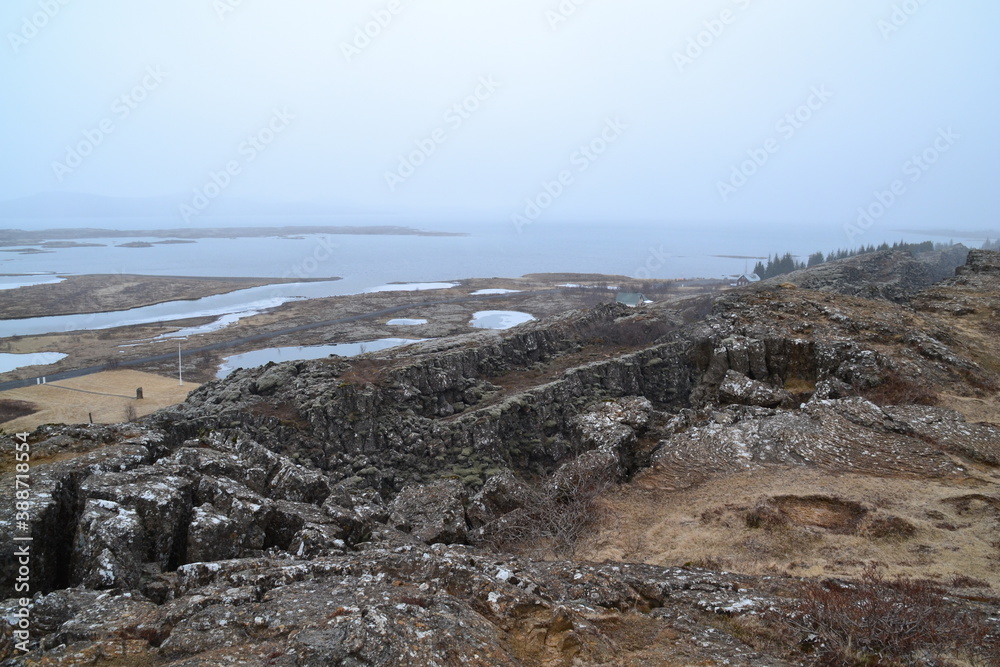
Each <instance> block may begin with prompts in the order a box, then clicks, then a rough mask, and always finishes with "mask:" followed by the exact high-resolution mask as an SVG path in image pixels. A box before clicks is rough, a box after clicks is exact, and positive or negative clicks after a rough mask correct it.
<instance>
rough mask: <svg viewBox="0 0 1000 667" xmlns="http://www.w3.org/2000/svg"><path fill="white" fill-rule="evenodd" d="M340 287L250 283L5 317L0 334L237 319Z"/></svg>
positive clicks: (334, 284)
mask: <svg viewBox="0 0 1000 667" xmlns="http://www.w3.org/2000/svg"><path fill="white" fill-rule="evenodd" d="M338 287H339V286H338V284H337V282H336V281H321V282H313V283H284V284H278V285H264V286H263V287H250V288H248V289H242V290H236V291H235V292H228V293H226V294H216V295H214V296H206V297H203V298H201V299H194V300H190V301H167V302H164V303H158V304H155V305H152V306H142V307H139V308H132V309H130V310H117V311H109V312H103V313H85V314H81V315H54V316H51V317H31V318H28V319H21V320H4V321H3V323H2V325H0V326H2V334H0V335H2V336H14V335H19V336H33V335H37V334H46V333H54V332H63V331H78V330H81V329H90V330H93V329H110V328H112V327H121V326H127V325H131V324H149V323H151V322H169V321H170V320H182V319H188V318H192V317H212V316H216V317H222V316H225V315H237V316H238V317H237V318H236V319H239V317H249V316H250V315H254V314H256V313H260V312H262V311H265V310H267V309H269V308H277V307H278V306H280V305H281V304H283V303H287V302H288V301H297V300H300V299H313V298H321V297H325V296H331V295H333V294H336V293H337V288H338ZM213 324H216V323H213ZM225 325H226V322H223V323H222V324H221V325H220V326H218V327H216V328H221V326H225ZM209 326H211V325H209ZM205 330H210V329H205ZM174 335H180V334H174Z"/></svg>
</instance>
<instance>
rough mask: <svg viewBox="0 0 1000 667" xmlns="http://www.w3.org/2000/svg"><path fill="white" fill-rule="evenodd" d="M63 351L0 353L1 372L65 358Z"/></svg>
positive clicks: (45, 363)
mask: <svg viewBox="0 0 1000 667" xmlns="http://www.w3.org/2000/svg"><path fill="white" fill-rule="evenodd" d="M65 358H66V355H65V354H63V353H62V352H32V353H31V354H9V353H3V354H0V373H6V372H7V371H12V370H14V369H15V368H24V367H25V366H45V365H47V364H54V363H56V362H57V361H59V360H60V359H65Z"/></svg>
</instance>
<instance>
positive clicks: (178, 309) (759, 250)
mask: <svg viewBox="0 0 1000 667" xmlns="http://www.w3.org/2000/svg"><path fill="white" fill-rule="evenodd" d="M46 222H47V223H48V225H47V226H50V227H58V226H59V222H60V221H46ZM88 222H89V223H90V224H91V225H92V226H105V227H108V226H119V227H129V226H130V225H129V224H127V221H126V222H124V223H123V221H120V220H115V221H104V220H101V221H96V220H95V221H88ZM158 222H164V223H165V224H163V225H157V223H158ZM230 222H231V223H233V224H235V223H244V224H248V225H249V224H251V221H230ZM290 222H298V221H295V220H292V221H290ZM329 222H330V221H327V220H319V221H314V224H328V223H329ZM393 223H394V224H401V223H400V222H399V221H393ZM5 224H7V225H8V226H9V227H15V228H16V227H19V226H20V227H24V228H28V227H30V224H18V221H16V220H13V221H5ZM77 224H79V222H77ZM147 224H149V225H151V226H162V227H167V226H170V222H169V221H157V220H150V221H147ZM213 224H216V223H215V222H213ZM269 224H273V221H269ZM64 226H70V224H69V221H66V222H65V223H64ZM131 226H133V227H134V226H135V223H134V222H133V224H132V225H131ZM415 226H420V227H423V228H426V229H433V230H437V231H467V232H468V234H467V235H466V236H388V235H365V234H357V235H306V236H303V237H296V238H284V237H277V238H275V237H272V238H240V239H200V240H198V241H197V242H196V243H185V244H154V245H152V246H151V247H146V248H136V247H131V248H126V247H119V246H120V244H122V243H124V242H131V241H136V240H143V239H134V238H128V239H123V238H104V239H87V240H86V241H87V242H88V243H94V244H103V245H102V246H100V247H82V248H46V252H43V253H32V254H18V253H10V252H4V253H0V274H33V275H30V276H27V277H23V278H14V277H6V278H3V279H0V287H3V286H5V285H8V286H13V285H15V284H18V281H20V282H22V283H24V282H28V283H40V282H50V281H53V280H57V279H58V278H57V277H55V276H54V274H59V275H67V274H88V273H123V274H144V275H163V276H169V275H188V276H211V277H225V276H249V277H279V278H281V277H299V278H310V279H315V278H333V277H342V278H343V279H342V280H338V281H335V282H319V283H297V284H292V285H278V286H268V287H261V288H253V289H247V290H240V291H238V292H233V293H230V294H225V295H219V296H216V297H209V298H207V299H199V300H197V301H177V302H171V303H167V304H158V305H156V306H150V307H148V308H138V309H134V310H129V311H120V312H114V313H99V314H91V315H74V316H66V317H38V318H31V319H29V320H8V321H0V337H3V336H10V335H15V334H20V335H29V334H39V333H49V332H62V331H71V330H78V329H100V328H109V327H114V326H122V325H126V324H139V323H145V322H155V321H167V320H172V319H181V318H188V317H198V316H213V317H217V318H219V319H218V320H217V321H216V322H214V323H212V324H209V325H206V327H208V328H221V327H223V326H227V325H228V324H231V323H232V322H233V321H235V320H236V319H238V318H239V317H241V316H247V315H249V314H253V313H256V312H260V311H261V310H265V309H268V308H273V307H275V306H277V305H280V304H281V303H284V302H286V301H288V300H292V299H300V298H316V297H324V296H335V295H342V294H357V293H362V292H372V291H384V290H397V289H415V288H422V289H435V288H443V287H448V286H451V285H453V284H454V283H453V282H450V281H454V280H457V279H463V278H472V277H482V278H488V277H517V276H521V275H524V274H528V273H547V272H577V273H605V274H617V275H625V276H631V277H638V278H663V279H670V278H681V277H687V278H694V277H709V278H720V277H723V276H726V275H732V274H737V273H741V272H743V271H744V270H745V269H748V268H749V269H752V268H753V265H754V263H755V262H756V259H757V258H758V257H762V258H764V257H767V256H768V255H769V254H773V253H775V252H785V251H791V252H793V253H797V254H799V255H800V256H802V257H804V256H806V255H807V254H808V253H811V252H815V251H817V250H822V251H830V250H834V249H836V248H838V247H845V246H846V245H847V242H846V239H845V238H844V236H843V232H842V230H841V229H840V228H838V227H835V226H829V227H823V228H809V227H806V226H803V227H799V228H794V229H792V228H789V229H785V230H784V231H780V230H779V231H776V230H775V229H763V228H760V227H752V226H749V225H744V226H739V227H732V228H730V229H727V230H725V232H720V231H719V230H718V229H714V230H713V231H712V232H711V233H705V229H704V228H701V227H698V226H694V225H692V226H688V227H684V226H676V225H673V226H656V225H636V224H628V223H620V224H615V225H613V226H612V225H606V224H602V225H598V224H579V225H569V224H555V223H552V224H546V223H541V222H540V223H538V224H535V225H532V226H529V227H526V228H524V229H523V230H522V233H517V230H515V229H514V227H513V226H512V225H510V224H498V225H479V226H474V227H467V226H464V225H460V224H457V223H450V224H445V223H440V224H435V223H427V224H422V225H415ZM899 238H903V239H905V240H908V241H915V240H923V239H925V238H927V237H926V236H921V235H919V234H917V235H914V234H899V233H894V232H889V231H887V230H886V231H883V230H880V229H879V228H877V227H876V228H873V229H872V230H870V231H869V233H868V234H867V235H866V236H865V237H863V238H861V239H859V241H863V242H865V243H876V244H877V243H879V242H881V241H882V240H898V239H899ZM147 240H149V241H156V240H161V239H153V238H150V239H147ZM956 240H958V239H956ZM34 247H39V246H37V245H36V246H34ZM399 282H404V283H418V284H419V285H411V286H408V287H400V286H398V285H393V284H392V283H399ZM0 298H2V297H0ZM205 330H206V328H205V327H199V328H193V329H191V330H189V331H187V332H184V333H178V334H175V335H190V334H194V333H197V332H199V331H205Z"/></svg>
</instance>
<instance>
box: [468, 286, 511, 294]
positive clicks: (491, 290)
mask: <svg viewBox="0 0 1000 667" xmlns="http://www.w3.org/2000/svg"><path fill="white" fill-rule="evenodd" d="M520 292H521V290H519V289H501V288H499V287H491V288H489V289H477V290H476V291H475V292H473V293H472V296H482V295H484V294H519V293H520Z"/></svg>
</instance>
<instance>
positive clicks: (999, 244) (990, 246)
mask: <svg viewBox="0 0 1000 667" xmlns="http://www.w3.org/2000/svg"><path fill="white" fill-rule="evenodd" d="M983 250H1000V239H997V240H996V241H991V240H989V238H987V239H986V242H985V243H983Z"/></svg>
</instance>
